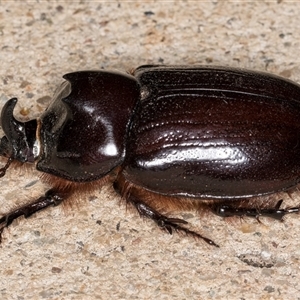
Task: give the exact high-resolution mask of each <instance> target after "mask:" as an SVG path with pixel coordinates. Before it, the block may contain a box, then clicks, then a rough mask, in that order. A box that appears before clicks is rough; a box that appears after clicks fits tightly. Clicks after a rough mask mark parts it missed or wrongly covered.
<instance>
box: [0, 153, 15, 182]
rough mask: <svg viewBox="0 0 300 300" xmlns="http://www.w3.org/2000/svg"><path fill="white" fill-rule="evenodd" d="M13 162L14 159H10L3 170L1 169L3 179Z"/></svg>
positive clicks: (0, 174)
mask: <svg viewBox="0 0 300 300" xmlns="http://www.w3.org/2000/svg"><path fill="white" fill-rule="evenodd" d="M12 162H13V158H12V157H10V158H9V159H8V160H7V162H6V164H5V166H4V167H3V168H0V177H3V176H4V175H5V173H6V171H7V169H8V168H9V166H10V165H11V163H12Z"/></svg>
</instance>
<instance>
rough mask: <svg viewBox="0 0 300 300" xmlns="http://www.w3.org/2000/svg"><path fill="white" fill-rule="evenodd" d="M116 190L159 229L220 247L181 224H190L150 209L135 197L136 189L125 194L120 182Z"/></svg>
mask: <svg viewBox="0 0 300 300" xmlns="http://www.w3.org/2000/svg"><path fill="white" fill-rule="evenodd" d="M114 189H115V190H116V192H118V193H119V194H120V195H121V196H122V198H125V200H126V203H129V204H131V205H132V206H133V207H135V208H136V209H137V211H138V212H139V215H140V216H141V217H146V218H149V219H151V220H152V221H154V222H155V223H156V224H157V225H158V227H160V228H161V229H163V230H165V231H167V232H168V233H169V234H172V233H173V231H176V232H182V233H185V234H186V235H190V236H193V237H195V238H199V239H202V240H204V241H205V242H206V243H208V244H209V245H211V246H215V247H219V245H217V244H216V243H215V242H214V241H212V240H211V239H209V238H206V237H204V236H203V235H201V234H199V233H197V232H195V231H192V230H190V229H188V228H185V227H183V226H181V225H180V224H188V222H186V221H185V220H183V219H177V218H169V217H167V216H165V215H163V214H161V213H160V212H158V211H157V210H155V209H154V208H152V207H150V206H149V205H148V204H146V203H145V202H144V201H142V200H141V198H140V197H139V196H136V195H135V193H134V189H130V191H126V192H124V191H122V187H121V186H120V183H119V182H118V181H116V182H115V183H114Z"/></svg>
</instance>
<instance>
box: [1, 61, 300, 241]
mask: <svg viewBox="0 0 300 300" xmlns="http://www.w3.org/2000/svg"><path fill="white" fill-rule="evenodd" d="M64 78H65V79H66V81H65V82H64V83H63V84H62V85H61V87H60V89H59V90H58V91H57V93H56V94H55V96H54V99H53V101H52V103H51V105H50V106H49V107H48V108H47V109H46V110H45V112H44V113H43V114H42V115H41V116H40V118H37V119H35V120H30V121H28V122H20V121H18V120H17V119H16V118H15V117H14V115H13V110H14V107H15V105H16V103H17V99H16V98H12V99H10V100H9V101H7V103H6V104H5V105H4V107H3V109H2V114H1V126H2V129H3V131H4V134H5V135H4V136H3V137H2V139H1V144H0V155H1V156H4V157H6V158H7V163H6V165H5V166H4V167H3V168H2V169H0V172H1V174H0V175H2V176H4V175H5V172H6V171H7V169H8V168H9V166H10V164H11V163H12V162H14V161H18V162H21V163H23V164H34V165H35V167H36V169H37V170H38V171H40V172H41V179H42V180H44V181H45V182H47V183H48V184H50V185H51V187H52V188H51V189H50V190H49V191H48V192H47V193H46V194H45V195H42V196H41V197H40V198H38V199H35V200H33V201H32V202H30V203H28V204H27V205H25V206H22V207H19V208H16V209H13V210H12V211H10V212H7V213H6V214H4V215H3V216H2V218H1V219H0V226H1V227H0V231H1V233H2V231H3V229H4V228H5V227H7V226H8V225H9V224H11V222H12V221H13V220H14V219H16V218H18V217H19V216H21V215H24V216H25V217H28V216H30V215H31V214H33V213H35V212H37V211H39V210H41V209H43V208H46V207H48V206H50V205H56V204H58V203H60V202H62V201H64V200H66V199H70V198H72V196H73V195H74V194H77V192H78V191H81V190H93V189H96V188H99V186H100V185H102V184H105V183H108V182H110V183H111V184H113V186H114V189H115V190H116V191H117V193H119V194H120V195H121V196H122V197H123V198H124V199H125V201H126V203H127V204H129V205H132V206H133V207H135V208H136V209H137V210H138V212H139V214H140V215H141V216H143V217H147V218H149V219H152V220H153V221H154V222H156V223H157V225H158V226H160V227H161V228H162V229H165V230H166V231H168V232H170V233H172V231H173V230H175V231H178V232H183V233H186V234H189V235H192V236H195V237H199V238H201V239H203V240H204V241H206V242H207V243H209V244H211V245H214V246H217V244H216V243H214V242H213V241H212V240H211V239H209V238H207V237H204V236H202V235H201V234H199V233H197V232H194V231H191V230H190V229H188V227H187V224H186V223H187V222H186V221H184V220H182V219H178V218H172V217H169V216H168V215H169V213H172V212H173V211H176V210H177V211H178V210H187V209H200V208H203V209H208V210H211V211H212V212H213V213H216V214H218V215H220V216H223V217H228V216H235V215H237V216H250V217H256V218H257V219H258V218H259V216H268V217H272V218H275V219H279V220H282V218H283V217H284V216H285V215H286V214H289V213H298V212H299V207H294V208H287V209H284V208H281V205H282V201H281V200H280V201H278V202H274V201H273V202H272V201H271V202H270V201H266V200H264V199H265V198H264V197H263V196H264V195H268V194H272V193H277V192H280V191H286V190H288V189H290V188H292V187H295V186H296V185H297V184H298V183H299V181H300V155H299V154H300V121H299V120H300V86H299V85H298V84H296V83H293V82H291V81H289V80H286V79H283V78H280V77H278V76H274V75H270V74H266V73H260V72H254V71H246V70H241V69H232V68H222V67H202V66H197V67H188V66H186V67H175V66H170V67H167V66H142V67H139V68H137V69H136V70H135V71H134V72H132V74H123V73H118V72H109V71H82V72H74V73H70V74H67V75H65V76H64ZM257 196H262V197H257ZM253 197H256V198H255V199H257V200H255V201H253Z"/></svg>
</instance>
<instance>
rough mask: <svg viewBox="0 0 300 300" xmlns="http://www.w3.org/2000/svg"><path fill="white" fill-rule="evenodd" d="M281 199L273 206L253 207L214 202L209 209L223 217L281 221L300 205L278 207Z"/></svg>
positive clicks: (298, 209)
mask: <svg viewBox="0 0 300 300" xmlns="http://www.w3.org/2000/svg"><path fill="white" fill-rule="evenodd" d="M282 203H283V200H282V199H281V200H279V201H278V202H277V203H276V205H275V206H274V207H273V208H259V207H258V208H253V207H251V206H250V205H249V207H247V206H242V207H239V206H238V204H236V205H233V204H232V205H228V204H226V205H225V204H218V205H216V204H214V205H213V206H212V207H211V209H212V211H213V212H214V213H215V214H216V215H218V216H220V217H223V218H227V217H234V216H239V217H252V218H256V220H257V221H258V222H259V223H261V221H260V219H259V218H260V217H268V218H272V219H276V220H278V221H282V220H283V218H284V216H285V215H287V214H292V213H299V211H300V207H292V208H285V209H284V208H280V207H281V204H282Z"/></svg>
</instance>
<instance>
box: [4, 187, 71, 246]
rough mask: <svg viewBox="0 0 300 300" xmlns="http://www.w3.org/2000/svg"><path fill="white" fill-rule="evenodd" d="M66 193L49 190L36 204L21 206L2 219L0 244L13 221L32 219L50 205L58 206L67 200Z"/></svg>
mask: <svg viewBox="0 0 300 300" xmlns="http://www.w3.org/2000/svg"><path fill="white" fill-rule="evenodd" d="M66 195H67V194H66V193H59V192H57V191H55V190H53V189H50V190H48V191H47V192H46V193H45V195H44V196H41V197H40V198H38V199H36V200H35V201H34V202H32V203H29V204H26V205H24V206H21V207H19V208H17V209H14V210H12V211H10V212H8V213H7V214H5V215H4V216H2V217H1V218H0V243H1V235H2V232H3V230H4V228H6V227H8V226H9V225H10V224H11V223H12V222H13V220H15V219H17V218H19V217H20V216H24V217H25V218H28V217H30V216H31V215H32V214H34V213H36V212H38V211H40V210H42V209H44V208H47V207H49V206H50V205H54V206H56V205H58V204H60V203H61V202H62V201H63V200H64V199H65V198H66ZM68 196H69V195H68Z"/></svg>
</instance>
